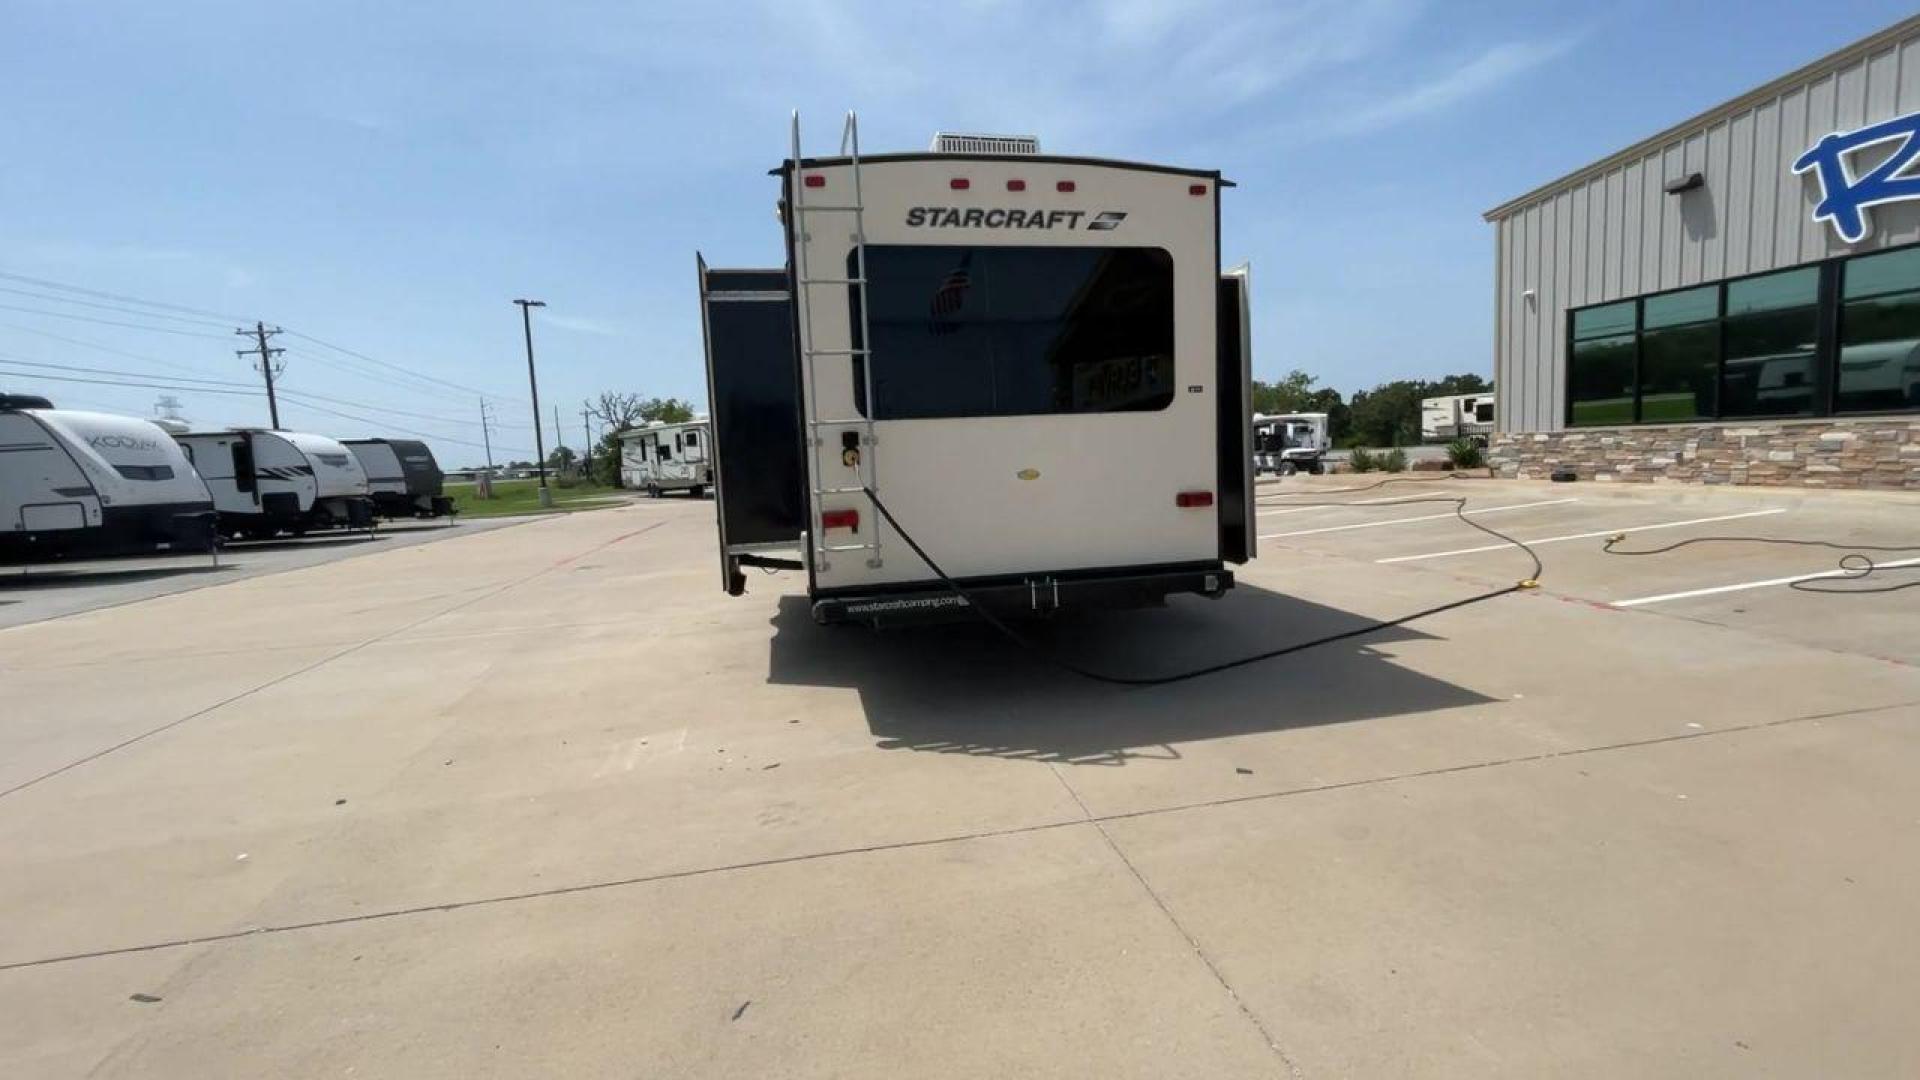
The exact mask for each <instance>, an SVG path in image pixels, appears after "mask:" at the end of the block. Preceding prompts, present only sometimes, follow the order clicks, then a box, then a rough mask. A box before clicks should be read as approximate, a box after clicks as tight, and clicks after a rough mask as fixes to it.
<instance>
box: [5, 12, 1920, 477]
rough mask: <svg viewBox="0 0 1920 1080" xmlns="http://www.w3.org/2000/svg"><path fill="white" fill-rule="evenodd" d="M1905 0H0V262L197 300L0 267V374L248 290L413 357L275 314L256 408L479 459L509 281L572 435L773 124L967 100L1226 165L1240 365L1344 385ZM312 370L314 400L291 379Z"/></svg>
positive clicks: (208, 360) (872, 119) (698, 385)
mask: <svg viewBox="0 0 1920 1080" xmlns="http://www.w3.org/2000/svg"><path fill="white" fill-rule="evenodd" d="M1910 13H1911V8H1910V7H1909V6H1908V5H1906V4H1902V3H1896V2H1877V0H1854V2H1851V3H1834V4H1820V5H1815V4H1804V3H1798V4H1796V3H1788V2H1784V0H1757V2H1745V3H1731V2H1730V3H1722V4H1673V3H1663V2H1652V0H1621V2H1617V3H1612V4H1607V5H1604V6H1602V5H1595V6H1591V7H1583V8H1573V7H1571V6H1569V5H1557V4H1539V3H1537V2H1536V3H1510V4H1509V3H1447V4H1442V3H1421V2H1417V0H1301V2H1293V3H1274V4H1260V3H1248V2H1246V0H1241V2H1237V3H1226V2H1214V0H1201V2H1195V3H1189V4H1177V3H1171V2H1151V0H1124V2H1115V3H1047V4H1039V3H1014V2H1011V0H1008V2H997V0H944V2H941V3H933V4H922V3H905V2H893V3H874V4H852V3H845V4H843V3H828V2H824V0H781V2H777V3H768V4H757V3H727V2H718V3H708V4H670V5H669V4H648V3H611V2H608V3H577V2H564V0H556V2H551V3H548V4H545V5H528V4H524V3H521V4H511V5H509V4H503V3H490V2H475V0H467V2H462V3H446V2H426V0H422V2H417V3H409V4H393V3H391V2H382V3H343V2H336V3H323V2H304V3H290V2H289V3H266V4H262V3H258V2H245V3H217V2H205V0H183V2H180V3H172V4H165V5H153V4H147V3H140V4H134V3H124V2H120V0H95V2H90V3H86V4H75V3H72V2H70V0H4V2H3V3H0V100H4V101H5V102H6V103H7V107H6V109H5V110H4V111H3V112H0V153H3V154H4V157H3V158H0V161H3V162H4V165H0V206H3V207H4V210H3V211H0V272H4V273H6V274H10V275H18V276H24V277H30V278H39V279H43V280H47V281H53V282H59V283H64V284H68V285H76V286H81V287H84V288H89V289H93V290H99V291H103V292H110V293H115V294H121V295H125V296H132V297H138V298H142V299H146V300H155V301H162V302H165V303H170V304H176V305H182V306H185V307H190V308H194V309H198V310H200V311H203V312H211V313H216V314H215V315H214V316H212V317H207V316H198V315H194V314H191V313H187V312H179V311H174V312H171V313H172V314H175V315H179V316H181V318H180V319H177V320H169V319H160V318H149V317H144V316H143V317H135V316H132V315H129V314H128V313H127V312H126V311H122V310H116V309H117V308H126V307H132V306H133V305H127V304H124V303H123V302H121V301H116V300H112V299H107V298H102V297H97V296H95V297H86V296H84V295H81V294H76V293H63V292H62V291H60V290H56V289H52V288H49V287H47V286H43V285H36V284H33V283H30V282H24V281H21V280H19V277H7V278H0V287H3V288H5V289H8V290H14V291H10V292H8V291H0V388H5V389H12V390H16V391H36V390H37V391H39V392H44V393H46V394H48V395H49V396H52V397H54V398H55V399H56V400H57V401H61V402H65V403H69V404H72V405H75V406H87V407H96V408H100V407H105V408H113V409H116V410H119V411H126V412H132V413H137V414H147V413H150V412H151V407H152V403H153V401H154V399H155V397H157V396H158V391H154V390H150V389H136V388H126V387H114V386H104V385H92V384H85V385H83V384H76V383H53V382H38V381H34V380H30V379H26V378H22V377H21V375H22V373H23V372H26V371H28V370H34V371H40V372H44V373H49V374H54V373H58V374H63V375H68V376H71V377H85V378H94V379H100V380H109V381H110V380H122V381H132V380H130V379H128V378H127V377H126V376H121V375H112V374H102V373H100V372H136V373H140V374H142V375H145V376H148V377H159V378H161V379H162V380H164V379H166V378H174V377H183V378H198V379H203V380H215V381H244V380H249V379H253V378H256V376H253V375H252V374H251V372H250V371H249V370H248V368H247V366H246V361H244V360H241V359H239V358H237V357H235V356H234V355H233V353H232V350H233V349H234V348H236V347H241V346H243V345H244V344H245V343H244V342H240V341H239V340H238V339H236V338H233V337H232V335H231V332H230V330H229V326H230V325H231V321H232V319H238V318H245V319H249V320H251V319H254V318H260V319H265V320H268V321H269V322H274V323H279V324H281V325H283V326H285V327H287V328H289V329H290V330H297V331H300V332H302V333H304V334H306V335H310V336H311V337H312V338H318V339H320V340H321V341H324V342H328V343H332V344H334V345H338V346H343V347H345V348H347V349H350V350H353V351H354V352H356V353H360V354H362V356H363V357H371V358H373V359H374V360H377V361H381V362H383V364H384V365H394V366H397V367H399V368H402V369H405V370H406V371H408V372H414V373H418V374H417V375H401V374H399V373H397V372H396V371H395V370H394V369H393V367H389V366H382V365H381V364H374V363H370V362H369V361H368V360H366V359H362V358H356V357H354V356H351V355H346V354H342V353H340V352H336V351H333V350H330V349H328V348H326V347H323V346H321V345H319V344H316V343H314V342H312V341H310V340H308V339H307V338H296V337H292V336H288V337H285V338H282V339H281V343H283V344H287V345H289V346H291V350H292V351H290V352H289V354H288V355H287V357H286V360H287V361H288V368H287V371H286V374H285V376H284V386H285V387H286V389H287V390H288V392H289V394H292V395H302V396H307V397H306V401H307V402H308V404H296V403H293V402H291V401H290V402H288V403H287V405H286V407H285V409H284V412H283V416H282V422H283V424H285V425H286V426H289V427H301V428H307V429H310V430H318V431H324V432H327V433H330V434H337V435H345V436H351V435H362V434H398V433H400V432H401V430H402V429H405V428H410V429H413V430H415V431H420V432H425V433H428V434H430V435H432V436H433V437H434V444H435V446H436V449H437V450H438V451H439V452H440V454H441V456H442V458H443V461H446V462H447V463H449V464H452V463H466V462H473V461H478V460H479V458H480V449H479V447H478V446H477V445H473V444H476V443H477V442H478V441H479V435H480V432H479V428H478V426H477V416H476V414H477V410H478V403H477V401H476V400H475V396H474V395H473V394H472V393H469V392H468V391H467V390H466V389H463V388H467V387H471V388H477V389H480V390H485V391H487V392H489V393H491V394H493V395H496V400H497V402H498V405H499V411H500V415H501V421H502V424H503V426H502V428H501V429H500V430H499V431H498V432H497V434H496V436H495V442H496V445H498V446H501V447H504V448H505V450H504V452H502V453H496V457H497V458H504V457H506V456H526V455H525V454H524V451H522V449H521V448H524V447H531V445H532V432H531V430H530V428H529V424H530V420H529V417H528V415H527V414H528V411H529V410H528V407H527V404H526V401H525V398H526V379H525V370H524V357H523V354H522V351H521V349H522V346H521V340H520V326H519V315H518V310H517V309H516V308H514V307H513V306H512V304H511V303H510V301H511V300H512V299H513V298H514V297H516V296H534V297H539V298H542V299H545V300H546V301H548V303H549V304H550V305H551V306H550V307H549V308H548V309H547V310H546V311H545V312H544V313H542V314H541V315H540V316H539V320H538V322H537V323H536V326H535V334H536V344H537V347H538V351H539V356H540V363H541V387H540V389H541V400H542V403H543V406H545V411H546V413H547V417H548V419H547V423H549V424H550V423H551V415H552V404H554V403H557V404H559V405H560V406H561V421H562V425H563V429H562V432H561V434H562V437H563V438H564V439H565V440H566V441H567V442H568V443H569V444H571V445H573V446H576V447H577V446H578V445H579V444H580V441H581V437H580V434H579V432H580V427H579V409H580V402H581V399H582V398H584V397H587V396H589V395H591V394H594V393H596V392H598V391H600V390H603V389H619V390H631V391H636V392H639V393H642V394H646V395H649V396H652V395H673V396H680V397H687V398H692V399H695V400H696V401H698V400H700V399H702V398H703V397H704V380H703V375H702V369H701V360H700V327H699V319H698V312H697V310H696V305H695V301H694V277H693V274H694V270H693V254H694V251H695V250H696V249H698V250H702V251H705V252H706V253H707V256H708V260H709V261H710V262H713V263H716V264H720V265H767V264H777V263H778V261H779V258H780V252H779V248H778V238H779V234H778V227H777V225H776V224H775V222H774V219H773V216H772V204H773V200H774V198H775V192H774V189H773V187H772V182H771V181H770V180H769V179H768V178H767V177H766V175H765V172H766V170H767V168H768V167H770V166H771V165H773V164H775V163H777V162H778V160H779V159H780V158H781V157H782V156H783V155H784V151H785V147H786V122H787V114H788V111H789V110H790V109H792V108H795V107H798V108H800V109H801V110H802V114H803V116H804V117H806V118H808V119H809V120H810V130H811V132H812V136H813V138H812V139H811V140H810V145H809V149H812V150H827V149H830V148H831V147H832V145H833V144H834V141H835V138H836V137H837V130H838V126H837V124H838V121H837V118H838V116H839V114H840V113H841V112H842V111H844V110H845V109H847V108H849V107H854V108H858V109H859V110H860V113H861V118H862V131H863V134H864V140H863V141H864V143H865V145H866V146H867V147H868V148H869V149H871V150H887V149H917V148H920V147H923V146H924V145H925V143H926V139H927V137H928V135H929V134H930V133H931V132H933V131H934V130H936V129H942V128H944V129H956V130H984V131H1007V132H1022V133H1034V134H1037V135H1039V136H1040V137H1041V139H1042V142H1043V144H1044V145H1045V147H1046V148H1047V149H1049V150H1051V151H1056V152H1061V153H1071V154H1086V155H1098V156H1112V157H1120V158H1131V159H1139V160H1147V161H1156V162H1166V163H1171V164H1181V165H1189V166H1195V167H1204V168H1219V169H1222V170H1224V171H1225V173H1226V174H1227V175H1228V176H1229V177H1230V178H1232V179H1234V180H1236V181H1237V182H1238V183H1239V184H1240V186H1239V187H1238V188H1237V189H1236V190H1234V191H1232V192H1230V193H1228V195H1227V203H1226V211H1225V224H1224V241H1223V244H1224V251H1223V255H1224V256H1225V257H1226V258H1227V260H1228V261H1238V260H1240V259H1243V258H1250V259H1251V260H1252V261H1253V264H1254V268H1255V283H1256V295H1255V304H1256V307H1255V314H1254V322H1255V329H1254V332H1255V365H1256V368H1257V369H1258V371H1259V372H1260V373H1261V374H1263V375H1265V376H1267V377H1273V376H1276V375H1278V374H1280V373H1283V372H1285V371H1287V370H1288V369H1290V368H1295V367H1299V368H1304V369H1306V370H1308V371H1311V372H1313V373H1314V374H1316V375H1318V376H1319V377H1320V378H1321V379H1322V380H1323V381H1326V382H1328V383H1331V384H1332V385H1334V386H1337V387H1339V388H1340V389H1342V390H1343V391H1348V392H1351V391H1352V390H1354V389H1358V388H1362V387H1366V386H1370V385H1373V384H1375V383H1377V382H1380V381H1384V380H1387V379H1391V378H1400V377H1418V376H1434V375H1439V374H1442V373H1446V372H1454V371H1480V372H1483V373H1484V372H1486V371H1487V370H1488V367H1489V355H1490V349H1491V343H1490V333H1491V322H1492V315H1491V312H1492V303H1493V297H1492V270H1491V249H1492V232H1491V228H1490V227H1489V226H1487V225H1485V224H1484V223H1482V221H1481V220H1480V214H1481V213H1482V212H1483V211H1485V210H1486V209H1488V208H1489V207H1492V206H1494V205H1495V204H1497V203H1499V202H1501V201H1503V200H1505V199H1507V198H1509V197H1511V196H1514V195H1517V194H1520V193H1522V192H1523V191H1525V190H1527V189H1529V188H1531V187H1533V186H1535V185H1536V184H1538V183H1541V182H1543V181H1546V180H1549V179H1551V178H1553V177H1555V176H1557V175H1560V174H1561V173H1564V172H1566V171H1569V170H1571V169H1574V168H1577V167H1579V166H1581V165H1583V164H1585V163H1587V162H1589V161H1592V160H1594V159H1595V158H1598V157H1600V156H1602V155H1604V154H1606V153H1608V152H1610V151H1612V150H1615V149H1618V148H1619V147H1621V146H1624V145H1626V144H1628V143H1631V142H1633V141H1636V140H1638V139H1640V138H1642V137H1645V136H1646V135H1649V134H1651V133H1653V132H1654V131H1656V130H1658V129H1660V128H1662V127H1665V126H1667V125H1669V124H1672V123H1674V122H1677V121H1679V120H1681V119H1683V118H1685V117H1686V116H1688V115H1691V114H1692V113H1694V112H1698V111H1700V110H1701V109H1704V108H1707V107H1709V106H1712V105H1714V104H1717V103H1718V102H1720V101H1722V100H1724V99H1726V98H1728V97H1731V96H1733V95H1735V94H1738V93H1740V92H1742V91H1745V90H1747V89H1749V88H1751V87H1752V86H1755V85H1757V84H1759V83H1761V82H1764V81H1767V80H1769V79H1771V78H1774V77H1776V76H1778V75H1781V74H1784V73H1785V72H1787V71H1788V70H1790V69H1792V68H1794V67H1797V66H1799V65H1801V64H1803V63H1806V62H1808V61H1810V60H1813V59H1815V58H1817V57H1818V56H1820V55H1822V54H1824V53H1826V52H1828V51H1830V50H1831V49H1834V48H1837V47H1839V46H1841V45H1844V44H1846V43H1848V42H1850V41H1852V40H1854V39H1856V38H1859V37H1861V36H1864V35H1865V34H1868V33H1871V32H1872V31H1874V30H1877V29H1880V28H1881V27H1883V26H1886V25H1889V24H1891V23H1892V22H1894V21H1896V20H1898V19H1900V18H1902V17H1904V16H1905V15H1907V14H1910ZM35 294H37V295H35ZM60 295H66V296H70V297H73V298H76V299H87V300H90V301H91V302H93V303H95V304H98V305H101V306H96V307H87V306H81V305H75V304H70V303H64V302H60V301H58V300H55V299H51V297H55V296H60ZM19 308H30V309H34V310H32V311H21V310H13V309H19ZM148 310H154V311H158V310H159V309H148ZM47 312H64V313H66V314H67V315H70V316H72V315H77V316H84V317H86V318H91V319H104V320H110V321H119V322H130V323H137V324H139V325H140V327H141V328H129V327H116V326H107V325H101V324H100V323H98V322H88V321H85V320H84V319H80V318H62V317H59V316H56V315H52V314H46V313H47ZM195 319H200V320H202V321H192V320H195ZM150 327H168V328H171V329H173V330H176V331H180V332H179V333H161V332H158V331H156V330H153V329H149V328H150ZM200 335H205V336H200ZM27 363H37V364H43V365H65V366H66V367H69V368H71V367H88V368H94V369H98V370H97V371H96V372H95V373H78V372H73V371H61V370H59V369H56V368H52V367H40V368H33V369H29V368H26V367H24V366H23V365H24V364H27ZM174 393H175V396H177V397H178V398H179V399H180V400H181V401H182V402H183V403H184V404H185V406H186V407H185V412H186V413H187V415H188V416H189V417H190V418H192V419H193V420H194V421H196V422H197V423H199V424H202V425H207V426H211V425H224V424H243V423H245V424H258V423H264V422H265V419H266V417H265V405H264V403H263V402H262V401H260V400H259V399H258V398H257V397H249V396H244V395H240V394H214V393H209V392H203V391H195V390H179V391H174ZM326 399H331V400H330V401H326V404H325V406H324V407H326V408H328V409H331V410H332V411H333V413H332V414H329V413H322V412H318V411H314V409H313V408H312V407H311V406H313V405H317V404H320V403H321V402H322V401H325V400H326ZM340 413H345V414H350V415H353V416H358V417H363V418H366V419H365V420H352V419H346V418H344V417H342V416H340V415H336V414H340ZM367 421H373V422H367ZM548 441H549V445H551V442H552V438H551V434H550V433H549V436H548Z"/></svg>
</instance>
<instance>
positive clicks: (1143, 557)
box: [699, 117, 1255, 623]
mask: <svg viewBox="0 0 1920 1080" xmlns="http://www.w3.org/2000/svg"><path fill="white" fill-rule="evenodd" d="M845 136H846V137H845V138H844V139H843V152H842V154H841V155H839V156H835V157H825V158H803V157H801V156H800V152H799V124H798V120H797V119H796V120H795V123H794V134H793V143H794V150H793V156H792V157H790V158H789V159H788V160H787V161H786V162H784V163H783V164H782V165H781V166H780V167H779V168H778V169H776V170H775V171H774V172H775V175H776V176H778V177H779V179H780V183H781V219H782V221H783V223H784V225H785V231H786V249H787V266H786V268H785V269H784V270H779V271H765V270H720V269H712V268H709V267H707V266H706V264H705V261H704V259H703V260H700V262H699V270H700V291H701V300H702V314H703V320H704V328H705V335H706V349H707V364H708V381H709V400H710V401H711V402H712V407H713V410H714V412H713V422H714V436H715V438H716V440H717V443H716V454H715V458H716V460H715V473H714V475H715V481H716V485H717V492H718V499H719V503H720V507H719V510H720V512H719V514H718V518H719V524H720V533H721V536H720V543H721V559H722V580H723V582H724V583H725V587H726V589H727V591H729V592H731V593H735V594H737V593H739V592H741V591H743V589H744V587H745V577H744V575H743V573H742V572H741V567H743V566H754V565H759V566H769V565H772V566H792V567H794V568H801V569H805V570H806V572H807V579H808V591H809V593H810V595H811V597H812V599H813V613H814V616H815V618H816V619H819V620H820V621H822V622H832V621H841V620H855V621H863V622H872V623H879V622H893V621H898V620H904V619H909V618H915V617H922V616H930V615H941V614H946V615H952V614H955V613H961V614H964V609H965V608H966V607H967V606H968V604H969V603H971V602H978V603H981V604H985V605H991V606H993V607H994V609H995V610H996V611H1000V610H1005V611H1008V612H1021V613H1039V614H1045V613H1049V612H1051V611H1054V610H1056V609H1059V608H1062V607H1068V606H1083V605H1084V606H1101V605H1115V604H1134V603H1151V602H1155V601H1158V600H1160V599H1162V598H1164V597H1165V596H1166V595H1168V594H1170V593H1176V592H1194V593H1201V594H1204V595H1208V596H1218V595H1220V594H1221V593H1222V592H1224V591H1225V590H1226V589H1228V588H1230V587H1231V586H1232V585H1233V574H1232V572H1231V571H1230V570H1229V569H1227V565H1226V564H1228V563H1240V562H1244V561H1246V560H1247V559H1248V558H1250V557H1252V555H1253V552H1254V540H1255V537H1254V529H1253V523H1252V522H1253V516H1252V513H1251V507H1250V491H1251V484H1252V476H1251V466H1252V463H1251V456H1250V451H1249V445H1248V443H1249V423H1248V421H1249V416H1250V408H1249V399H1248V392H1249V385H1250V378H1249V370H1248V369H1249V362H1250V355H1249V347H1248V337H1247V334H1248V323H1247V309H1246V300H1247V297H1246V282H1247V278H1246V273H1245V271H1244V270H1236V271H1231V272H1228V273H1226V274H1222V272H1221V270H1220V253H1219V227H1220V226H1219V222H1220V218H1219V214H1220V191H1221V189H1222V188H1223V187H1226V186H1228V185H1227V184H1226V182H1225V181H1223V180H1222V179H1221V178H1220V175H1219V173H1217V172H1212V171H1206V170H1196V169H1182V168H1173V167H1167V166H1161V165H1146V164H1137V163H1130V162H1121V161H1107V160H1098V159H1091V158H1075V157H1057V156H1048V155H1042V154H1040V153H1038V152H1037V146H1035V145H1034V144H1033V142H1032V140H1004V139H997V140H993V141H990V142H988V143H981V142H978V141H977V140H975V141H969V140H965V139H956V138H952V137H942V139H940V140H938V141H937V143H936V145H937V146H938V147H947V146H952V145H955V144H958V145H960V146H961V148H962V150H961V152H943V151H942V150H940V149H936V150H935V151H933V152H927V153H906V154H886V155H878V156H869V157H862V156H861V155H860V151H859V136H858V131H857V130H856V129H855V126H854V123H853V120H852V118H851V117H849V118H848V130H847V131H846V132H845ZM981 147H987V149H981ZM909 538H910V539H911V542H910V539H909ZM914 543H917V544H918V545H919V547H920V549H921V550H923V551H924V552H925V554H926V558H922V557H921V555H920V554H917V553H916V551H915V550H914V546H913V544H914ZM796 548H797V549H798V552H799V558H798V559H791V558H781V557H779V556H778V555H777V554H776V553H778V552H781V551H788V552H790V551H793V550H794V549H796ZM929 560H930V561H931V564H932V565H930V562H929ZM936 566H937V569H936ZM943 573H944V575H945V576H946V578H947V579H950V581H949V580H943V577H942V574H943ZM955 586H958V588H956V587H955ZM962 590H964V593H965V595H962ZM969 597H971V598H972V599H971V600H969V599H968V598H969Z"/></svg>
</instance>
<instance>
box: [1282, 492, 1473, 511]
mask: <svg viewBox="0 0 1920 1080" xmlns="http://www.w3.org/2000/svg"><path fill="white" fill-rule="evenodd" d="M1303 494H1304V492H1303ZM1434 497H1435V496H1432V495H1389V496H1387V497H1386V498H1384V499H1356V500H1355V501H1353V502H1343V503H1317V504H1315V505H1313V506H1289V507H1285V508H1282V509H1275V510H1262V511H1260V513H1261V514H1262V515H1263V516H1273V515H1277V514H1302V513H1305V512H1306V511H1308V510H1337V509H1339V508H1340V507H1342V506H1381V505H1385V504H1387V503H1400V502H1413V501H1416V500H1418V499H1431V498H1434Z"/></svg>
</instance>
